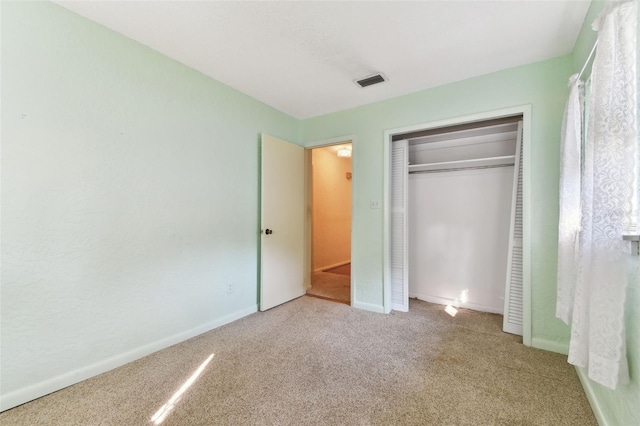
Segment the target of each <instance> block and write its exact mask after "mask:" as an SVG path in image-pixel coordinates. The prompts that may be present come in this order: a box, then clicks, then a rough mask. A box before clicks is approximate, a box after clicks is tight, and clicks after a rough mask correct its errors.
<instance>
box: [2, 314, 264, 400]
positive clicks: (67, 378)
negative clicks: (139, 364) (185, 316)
mask: <svg viewBox="0 0 640 426" xmlns="http://www.w3.org/2000/svg"><path fill="white" fill-rule="evenodd" d="M257 311H258V306H257V305H256V306H252V307H249V308H246V309H243V310H240V311H237V312H234V313H231V314H229V315H226V316H224V317H222V318H219V319H217V320H214V321H211V322H208V323H206V324H202V325H200V326H198V327H195V328H192V329H190V330H187V331H184V332H182V333H178V334H175V335H173V336H169V337H166V338H164V339H161V340H157V341H155V342H152V343H149V344H146V345H144V346H140V347H139V348H136V349H133V350H131V351H128V352H125V353H122V354H118V355H115V356H112V357H110V358H107V359H105V360H102V361H99V362H97V363H95V364H91V365H88V366H86V367H81V368H79V369H77V370H74V371H70V372H68V373H65V374H62V375H60V376H57V377H53V378H51V379H48V380H45V381H43V382H40V383H35V384H33V385H29V386H26V387H24V388H21V389H18V390H15V391H13V392H9V393H7V394H5V395H1V396H0V411H4V410H8V409H9V408H13V407H16V406H18V405H21V404H24V403H25V402H29V401H31V400H34V399H36V398H40V397H41V396H44V395H47V394H50V393H52V392H55V391H58V390H60V389H63V388H66V387H67V386H71V385H74V384H76V383H78V382H81V381H83V380H86V379H88V378H91V377H93V376H97V375H98V374H102V373H105V372H107V371H109V370H113V369H114V368H117V367H120V366H122V365H125V364H127V363H129V362H132V361H135V360H137V359H140V358H142V357H144V356H147V355H149V354H151V353H153V352H157V351H159V350H161V349H164V348H168V347H169V346H172V345H175V344H177V343H180V342H183V341H185V340H187V339H190V338H192V337H195V336H197V335H199V334H202V333H206V332H207V331H210V330H213V329H214V328H218V327H220V326H223V325H225V324H228V323H230V322H233V321H236V320H238V319H240V318H243V317H246V316H247V315H251V314H253V313H255V312H257Z"/></svg>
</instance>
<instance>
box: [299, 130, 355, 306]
mask: <svg viewBox="0 0 640 426" xmlns="http://www.w3.org/2000/svg"><path fill="white" fill-rule="evenodd" d="M307 151H308V159H307V164H308V165H309V163H310V172H309V173H308V178H310V182H309V184H308V186H307V188H308V191H309V193H310V199H309V206H310V209H309V210H310V222H311V224H310V234H311V242H310V249H311V250H310V251H311V259H310V262H311V268H310V269H311V271H310V277H309V279H310V287H309V288H308V290H307V295H309V296H314V297H319V298H322V299H327V300H331V301H335V302H340V303H346V304H351V204H352V194H351V186H352V185H351V182H352V163H351V153H352V144H351V142H350V141H346V142H343V143H339V144H336V145H330V146H324V147H319V148H313V149H309V150H307Z"/></svg>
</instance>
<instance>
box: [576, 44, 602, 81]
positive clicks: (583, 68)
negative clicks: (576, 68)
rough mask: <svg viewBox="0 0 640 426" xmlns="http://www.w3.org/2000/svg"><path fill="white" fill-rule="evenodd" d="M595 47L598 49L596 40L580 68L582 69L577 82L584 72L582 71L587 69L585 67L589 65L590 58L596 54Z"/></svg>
mask: <svg viewBox="0 0 640 426" xmlns="http://www.w3.org/2000/svg"><path fill="white" fill-rule="evenodd" d="M596 47H598V40H597V39H596V42H595V43H593V48H591V53H589V56H588V57H587V60H586V61H585V62H584V65H583V66H582V69H581V70H580V73H579V74H578V81H579V80H580V77H582V73H583V72H584V70H585V69H587V65H588V64H589V61H591V57H592V56H593V54H594V53H595V52H596Z"/></svg>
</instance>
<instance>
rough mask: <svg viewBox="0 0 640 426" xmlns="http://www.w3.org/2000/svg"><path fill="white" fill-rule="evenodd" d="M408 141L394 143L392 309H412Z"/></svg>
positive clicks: (392, 166) (392, 146) (392, 165)
mask: <svg viewBox="0 0 640 426" xmlns="http://www.w3.org/2000/svg"><path fill="white" fill-rule="evenodd" d="M408 179H409V143H408V141H406V140H403V141H396V142H392V143H391V256H390V257H391V309H393V310H396V311H402V312H407V311H409V268H408V266H409V254H408V252H407V251H408V244H407V236H408V234H409V232H408V229H407V227H408V222H409V221H408V219H407V192H408Z"/></svg>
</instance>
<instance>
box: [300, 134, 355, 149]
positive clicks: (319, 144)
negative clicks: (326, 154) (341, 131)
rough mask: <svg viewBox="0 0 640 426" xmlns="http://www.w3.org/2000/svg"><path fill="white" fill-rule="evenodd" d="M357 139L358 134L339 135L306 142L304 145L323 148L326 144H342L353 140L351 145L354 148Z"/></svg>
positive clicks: (308, 147)
mask: <svg viewBox="0 0 640 426" xmlns="http://www.w3.org/2000/svg"><path fill="white" fill-rule="evenodd" d="M355 139H356V135H347V136H338V137H335V138H329V139H321V140H316V141H311V142H306V143H305V144H304V145H303V146H304V147H305V149H314V148H322V147H325V146H331V145H340V144H343V143H349V142H351V147H352V148H354V146H353V145H354V142H355Z"/></svg>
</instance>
